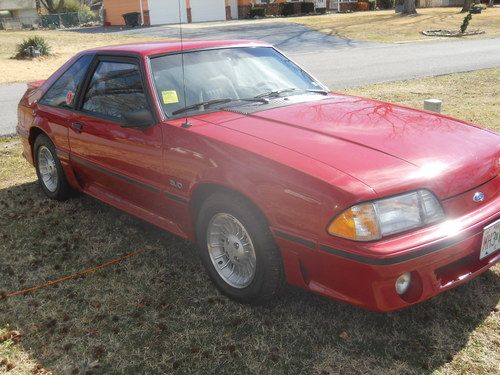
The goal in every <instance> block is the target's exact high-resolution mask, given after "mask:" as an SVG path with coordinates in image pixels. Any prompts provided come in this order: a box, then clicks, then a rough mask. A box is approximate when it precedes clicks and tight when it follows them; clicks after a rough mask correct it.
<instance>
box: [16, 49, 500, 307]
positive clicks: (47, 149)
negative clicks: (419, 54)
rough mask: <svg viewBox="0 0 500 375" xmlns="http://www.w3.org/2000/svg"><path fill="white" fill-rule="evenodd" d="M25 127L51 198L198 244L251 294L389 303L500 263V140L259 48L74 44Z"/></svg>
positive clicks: (435, 290) (36, 92)
mask: <svg viewBox="0 0 500 375" xmlns="http://www.w3.org/2000/svg"><path fill="white" fill-rule="evenodd" d="M17 131H18V134H19V135H20V136H21V138H22V140H23V145H24V156H25V157H26V159H28V161H30V162H31V163H33V164H34V166H35V167H36V171H37V174H38V178H39V181H40V185H41V188H42V189H43V191H44V192H45V194H46V195H47V196H49V197H50V198H53V199H59V200H61V199H65V198H67V197H68V194H69V192H70V190H72V189H73V190H77V191H82V192H84V193H86V194H89V195H91V196H93V197H95V198H97V199H99V200H101V201H103V202H105V203H108V204H110V205H112V206H115V207H118V208H120V209H122V210H124V211H126V212H128V213H130V214H133V215H136V216H138V217H140V218H142V219H143V220H146V221H148V222H150V223H153V224H155V225H157V226H158V227H160V228H163V229H165V230H168V231H170V232H172V233H174V234H176V235H178V236H181V237H183V238H187V239H189V240H193V241H196V242H197V244H198V246H199V251H200V256H201V258H202V260H203V263H204V265H205V267H206V269H207V271H208V274H209V275H210V277H211V279H212V280H213V282H214V283H215V285H216V286H217V287H218V288H219V289H220V290H221V292H223V293H224V294H226V295H227V296H229V297H231V298H233V299H235V300H238V301H241V302H251V303H260V302H263V301H266V300H268V299H270V298H273V296H275V295H276V293H277V292H278V291H279V289H280V287H281V286H282V285H283V283H284V282H285V281H287V282H288V283H290V284H292V285H295V286H298V287H301V288H304V289H307V290H310V291H312V292H315V293H319V294H321V295H324V296H327V297H329V298H333V299H336V300H341V301H345V302H348V303H351V304H354V305H357V306H360V307H364V308H368V309H372V310H377V311H391V310H396V309H401V308H404V307H407V306H410V305H412V304H415V303H418V302H421V301H424V300H427V299H429V298H431V297H433V296H435V295H437V294H439V293H441V292H442V291H444V290H447V289H450V288H452V287H455V286H457V285H459V284H461V283H463V282H465V281H467V280H470V279H472V278H474V277H476V276H477V275H479V274H481V273H482V272H484V271H486V270H487V269H488V268H490V267H492V266H493V265H494V264H495V263H497V261H498V259H499V253H500V252H498V251H497V250H498V248H499V244H500V235H499V234H500V220H499V217H500V214H499V212H500V198H499V189H500V179H499V177H498V172H499V170H500V147H499V146H500V137H499V135H498V134H497V133H494V132H492V131H488V130H486V129H482V128H480V127H478V126H475V125H473V124H469V123H466V122H464V121H461V120H456V119H452V118H449V117H446V116H442V115H439V114H435V113H430V112H425V111H420V110H416V109H410V108H406V107H402V106H397V105H392V104H388V103H384V102H378V101H373V100H368V99H363V98H359V97H353V96H348V95H341V94H334V93H330V92H328V90H327V89H326V87H325V86H323V85H322V84H321V83H319V82H318V81H317V80H315V79H314V78H313V77H312V76H311V75H309V74H308V73H306V72H305V71H304V70H302V69H301V68H300V67H298V66H297V65H295V64H294V63H293V62H292V61H290V59H288V58H287V57H286V56H284V55H283V54H281V53H280V52H278V51H277V50H276V49H274V48H273V47H272V46H270V45H267V44H263V43H257V42H248V41H203V42H201V41H199V42H185V43H184V45H183V46H181V44H179V43H177V42H175V43H173V42H169V43H165V42H162V43H148V44H135V45H123V46H113V47H106V48H98V49H94V50H90V51H85V52H82V53H80V54H78V55H77V56H75V57H74V58H72V59H71V60H70V61H68V62H67V63H66V64H65V65H64V66H63V67H62V68H60V69H59V70H58V71H57V72H56V73H55V74H54V75H52V76H51V77H50V78H49V79H48V80H47V81H44V82H42V81H40V82H34V83H32V84H30V85H29V88H28V91H27V92H26V94H25V95H24V97H23V98H22V100H21V102H20V104H19V125H18V128H17Z"/></svg>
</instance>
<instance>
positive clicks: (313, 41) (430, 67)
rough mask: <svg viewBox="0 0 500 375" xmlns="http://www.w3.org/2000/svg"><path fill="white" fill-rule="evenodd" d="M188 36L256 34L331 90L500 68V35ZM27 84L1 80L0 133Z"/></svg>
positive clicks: (287, 27) (287, 29)
mask: <svg viewBox="0 0 500 375" xmlns="http://www.w3.org/2000/svg"><path fill="white" fill-rule="evenodd" d="M71 32H80V33H96V32H107V33H123V34H131V35H143V36H145V35H151V36H153V35H154V36H162V37H165V38H179V36H180V34H179V27H178V26H172V25H165V26H156V27H149V28H136V29H120V28H88V29H82V30H77V31H75V30H73V31H71ZM183 36H184V37H185V38H186V39H216V38H221V39H227V38H230V39H256V40H263V41H266V42H269V43H272V44H273V45H275V46H276V47H278V48H279V49H281V50H282V51H284V52H285V53H287V54H288V55H289V56H290V57H291V58H293V59H294V60H295V61H296V62H298V63H299V64H300V65H301V66H303V67H304V68H305V69H306V70H308V71H309V72H310V73H312V74H313V75H315V76H316V77H317V78H318V79H319V80H320V81H322V82H323V83H325V84H326V85H327V86H328V87H329V88H330V89H342V88H345V87H350V86H358V85H365V84H370V83H377V82H388V81H398V80H404V79H412V78H418V77H426V76H435V75H440V74H449V73H456V72H464V71H470V70H477V69H485V68H493V67H500V38H492V39H472V40H465V39H464V40H452V41H450V40H445V41H433V42H418V43H406V44H383V43H367V42H356V41H352V40H349V39H343V38H339V37H336V36H330V35H324V34H322V33H319V32H317V31H314V30H310V29H308V28H306V27H304V26H302V25H297V24H293V23H284V22H275V21H274V22H273V20H258V21H229V22H218V23H202V24H189V25H183ZM25 87H26V85H25V84H14V85H0V108H2V111H0V135H5V134H10V133H14V132H15V124H16V106H17V103H18V101H19V99H20V97H21V95H22V93H23V92H24V90H25Z"/></svg>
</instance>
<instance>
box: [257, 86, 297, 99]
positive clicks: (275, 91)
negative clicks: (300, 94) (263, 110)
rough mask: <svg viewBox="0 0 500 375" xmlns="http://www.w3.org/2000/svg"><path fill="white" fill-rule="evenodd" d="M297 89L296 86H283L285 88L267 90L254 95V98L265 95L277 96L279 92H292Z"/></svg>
mask: <svg viewBox="0 0 500 375" xmlns="http://www.w3.org/2000/svg"><path fill="white" fill-rule="evenodd" d="M297 90H298V89H296V88H293V87H288V88H285V89H279V90H273V91H269V92H264V93H262V94H259V95H256V96H254V98H265V97H266V96H268V97H270V98H272V97H277V96H279V95H280V94H283V93H285V92H292V91H297Z"/></svg>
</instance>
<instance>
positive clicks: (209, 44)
mask: <svg viewBox="0 0 500 375" xmlns="http://www.w3.org/2000/svg"><path fill="white" fill-rule="evenodd" d="M220 47H222V48H224V47H271V45H270V44H268V43H264V42H260V41H254V40H243V39H229V40H227V39H226V40H184V41H183V42H182V44H181V41H180V40H175V41H158V42H144V43H133V44H121V45H115V46H106V47H98V48H94V49H91V50H89V51H87V52H97V53H106V52H112V53H117V52H121V53H127V54H128V53H134V54H139V55H142V56H151V55H161V54H164V53H172V52H181V51H182V50H184V51H189V50H196V49H210V48H220Z"/></svg>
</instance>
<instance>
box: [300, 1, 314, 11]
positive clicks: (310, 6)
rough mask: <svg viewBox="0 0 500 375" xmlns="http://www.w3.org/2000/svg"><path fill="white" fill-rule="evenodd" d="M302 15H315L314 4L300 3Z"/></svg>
mask: <svg viewBox="0 0 500 375" xmlns="http://www.w3.org/2000/svg"><path fill="white" fill-rule="evenodd" d="M300 13H302V14H307V13H314V3H300Z"/></svg>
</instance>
